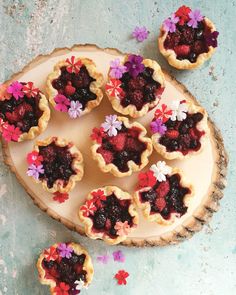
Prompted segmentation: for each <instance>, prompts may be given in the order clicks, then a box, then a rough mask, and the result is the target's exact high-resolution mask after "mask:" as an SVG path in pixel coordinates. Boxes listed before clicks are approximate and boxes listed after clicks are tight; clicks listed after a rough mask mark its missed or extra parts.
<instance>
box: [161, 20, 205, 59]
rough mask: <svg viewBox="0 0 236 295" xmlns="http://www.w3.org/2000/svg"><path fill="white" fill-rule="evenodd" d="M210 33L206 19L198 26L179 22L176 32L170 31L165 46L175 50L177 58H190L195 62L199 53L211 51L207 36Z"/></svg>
mask: <svg viewBox="0 0 236 295" xmlns="http://www.w3.org/2000/svg"><path fill="white" fill-rule="evenodd" d="M210 33H211V32H210V29H209V28H208V27H207V25H206V23H205V21H204V20H203V21H201V22H199V23H198V26H197V28H192V27H189V26H188V25H187V24H184V25H180V24H177V25H176V30H175V32H173V33H170V32H168V35H167V37H166V39H165V42H164V46H165V48H166V49H172V50H174V51H175V53H176V56H177V59H179V60H183V59H188V60H189V61H190V62H191V63H195V62H196V60H197V57H198V56H199V54H201V53H204V52H208V51H209V48H208V46H207V41H206V37H207V35H209V34H210Z"/></svg>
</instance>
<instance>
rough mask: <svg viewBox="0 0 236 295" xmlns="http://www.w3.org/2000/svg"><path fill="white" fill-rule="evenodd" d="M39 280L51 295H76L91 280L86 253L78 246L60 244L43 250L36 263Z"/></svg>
mask: <svg viewBox="0 0 236 295" xmlns="http://www.w3.org/2000/svg"><path fill="white" fill-rule="evenodd" d="M37 268H38V272H39V280H40V283H41V284H43V285H48V286H50V293H51V294H52V295H62V294H64V295H66V294H67V295H76V294H79V293H80V292H81V290H82V289H87V288H88V286H89V284H90V283H91V281H92V279H93V273H94V270H93V265H92V261H91V258H90V256H89V254H88V252H87V251H86V250H85V249H83V248H82V247H81V246H80V245H79V244H75V243H60V244H54V245H52V246H51V247H50V248H48V249H45V250H44V251H43V253H42V254H41V255H40V256H39V259H38V262H37Z"/></svg>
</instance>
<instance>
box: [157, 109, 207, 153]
mask: <svg viewBox="0 0 236 295" xmlns="http://www.w3.org/2000/svg"><path fill="white" fill-rule="evenodd" d="M202 119H203V115H202V114H201V113H195V114H188V113H187V117H186V119H184V120H183V121H177V120H176V121H172V120H171V119H169V120H168V121H167V122H166V123H165V126H166V127H167V131H166V132H165V134H164V135H162V136H161V137H160V139H159V143H160V144H162V145H164V146H165V147H166V150H167V151H168V152H175V151H179V152H181V153H182V154H183V155H186V154H187V153H188V152H189V151H198V150H199V149H200V147H201V142H200V139H201V137H202V136H203V135H204V134H205V132H204V131H199V130H198V129H197V126H196V125H197V124H198V123H199V122H200V121H201V120H202Z"/></svg>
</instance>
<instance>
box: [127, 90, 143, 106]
mask: <svg viewBox="0 0 236 295" xmlns="http://www.w3.org/2000/svg"><path fill="white" fill-rule="evenodd" d="M129 95H130V98H131V101H132V104H134V105H135V106H136V108H137V110H141V108H142V106H143V92H142V91H141V90H135V91H134V92H130V94H129Z"/></svg>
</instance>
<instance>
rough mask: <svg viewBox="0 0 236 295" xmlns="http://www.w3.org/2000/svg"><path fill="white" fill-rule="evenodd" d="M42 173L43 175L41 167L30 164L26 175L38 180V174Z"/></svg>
mask: <svg viewBox="0 0 236 295" xmlns="http://www.w3.org/2000/svg"><path fill="white" fill-rule="evenodd" d="M43 173H44V169H43V165H38V166H36V165H35V164H31V165H30V166H29V168H28V171H27V175H28V176H32V177H33V178H35V179H39V174H43Z"/></svg>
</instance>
